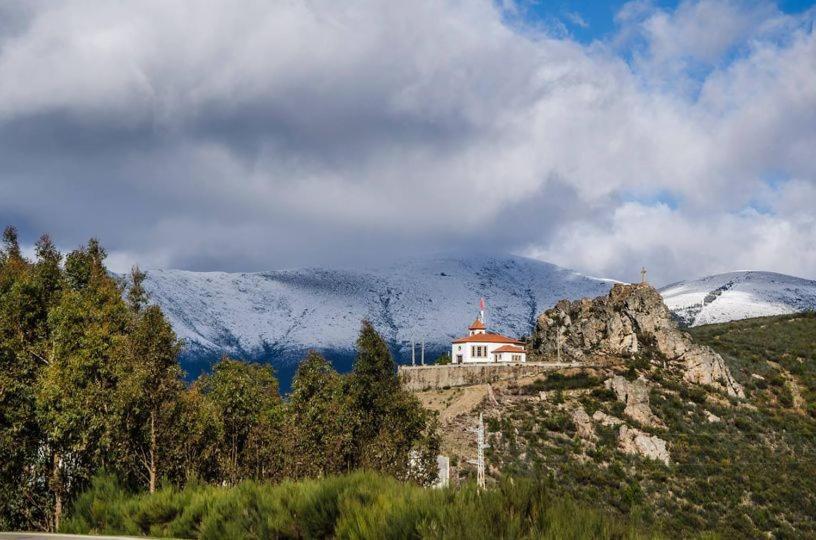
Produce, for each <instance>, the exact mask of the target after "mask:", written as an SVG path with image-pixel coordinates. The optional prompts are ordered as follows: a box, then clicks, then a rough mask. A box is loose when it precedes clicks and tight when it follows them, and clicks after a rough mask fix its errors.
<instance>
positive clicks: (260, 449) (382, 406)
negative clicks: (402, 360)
mask: <svg viewBox="0 0 816 540" xmlns="http://www.w3.org/2000/svg"><path fill="white" fill-rule="evenodd" d="M3 246H4V247H3V249H2V250H0V529H6V528H9V529H13V528H25V529H49V530H54V529H56V528H58V526H59V521H60V519H61V516H62V513H63V508H64V507H65V506H67V505H69V504H70V503H71V502H72V501H73V499H74V498H75V496H76V494H77V493H78V492H80V491H81V490H82V489H84V488H85V487H87V485H88V482H89V481H90V479H91V477H92V476H93V475H94V474H95V473H96V472H98V471H100V470H103V469H104V470H108V471H110V472H111V473H112V474H116V475H117V477H118V478H119V479H121V481H122V482H123V483H124V485H125V486H126V487H127V488H128V489H148V490H149V491H151V492H152V491H154V490H155V489H156V487H157V486H158V484H159V483H160V482H165V483H167V484H169V485H175V486H181V485H185V484H188V483H196V482H199V481H203V482H217V483H226V484H231V485H236V484H238V483H240V482H241V481H242V480H245V479H255V480H281V479H283V478H304V477H314V476H326V475H330V474H336V473H340V472H346V471H349V470H352V469H356V468H368V469H374V470H377V471H380V472H385V473H388V474H390V475H392V476H394V477H396V478H399V479H402V480H412V481H414V482H416V483H419V484H428V483H430V482H432V481H433V480H434V479H435V476H436V455H437V453H438V450H439V440H438V436H437V433H436V423H435V417H434V416H433V415H432V414H431V413H430V412H428V411H426V410H425V409H424V408H423V407H422V406H421V405H420V403H419V401H418V400H417V399H416V397H414V396H413V395H412V394H411V393H409V392H407V391H405V390H403V389H402V388H401V387H400V385H399V382H398V380H397V374H396V364H395V363H394V360H393V358H392V357H391V354H390V352H389V350H388V347H387V345H386V343H385V341H384V340H383V339H382V338H381V337H380V336H379V334H377V332H376V331H375V330H374V328H373V327H372V326H371V325H370V324H369V323H367V322H364V323H363V327H362V329H361V332H360V338H359V340H358V358H357V361H356V362H355V366H354V372H353V373H352V374H350V375H347V376H341V375H339V374H338V373H337V372H335V371H334V369H333V368H332V367H331V366H330V365H329V363H328V362H326V361H325V360H324V359H322V358H321V357H319V355H317V354H311V355H310V356H309V357H308V358H307V359H306V360H305V361H304V363H303V365H302V366H301V367H300V369H299V370H298V374H297V377H296V378H295V381H294V385H293V392H292V395H291V397H290V399H289V401H288V402H284V400H283V399H282V398H281V396H280V395H279V389H278V381H277V379H276V377H275V373H274V371H273V370H272V368H271V367H269V366H268V365H261V364H251V363H245V362H241V361H238V360H232V359H229V358H224V359H222V360H221V361H220V362H219V363H218V364H216V365H215V366H214V367H213V370H212V373H211V374H210V375H204V376H202V377H200V378H199V379H198V380H197V381H195V382H194V383H193V384H192V385H190V386H189V387H186V386H185V384H184V383H183V380H182V371H181V368H180V366H179V364H178V359H177V357H178V354H179V351H180V343H179V341H178V340H177V338H176V336H175V334H174V332H173V330H172V327H171V326H170V324H169V323H168V321H167V320H166V319H165V317H164V315H163V314H162V312H161V310H160V309H159V308H158V307H157V306H151V305H149V298H148V296H147V293H146V291H145V289H144V287H143V282H144V279H145V274H144V272H141V271H140V270H139V269H138V267H134V268H133V270H132V272H131V275H130V279H129V284H126V282H125V281H121V282H120V281H118V280H116V279H114V278H113V277H111V275H110V274H109V273H108V271H107V269H106V268H105V265H104V260H105V250H104V249H103V248H102V246H101V245H100V244H99V242H98V241H96V240H94V239H91V240H90V241H89V242H88V244H87V247H81V248H79V249H77V250H75V251H73V252H71V253H70V254H68V256H67V257H66V258H65V262H64V264H62V256H61V254H60V253H59V252H58V251H57V250H56V248H55V247H54V245H53V243H52V242H51V240H50V238H48V237H47V236H43V237H42V238H41V239H40V240H39V241H38V242H37V245H36V255H37V258H36V260H35V261H34V262H31V261H28V260H26V259H25V258H24V257H23V256H22V253H21V251H20V249H19V243H18V239H17V233H16V230H15V229H13V228H8V229H6V231H5V233H4V235H3ZM100 482H102V481H101V480H100ZM103 484H104V482H103ZM103 484H100V486H102V487H100V490H102V491H105V490H107V491H106V492H111V493H112V492H113V491H115V490H116V489H118V488H116V487H115V486H112V485H110V483H109V482H108V484H107V487H105V488H104V489H103V487H104V486H103ZM109 494H110V493H109ZM154 500H160V499H154ZM78 504H79V503H78ZM80 506H81V505H80ZM150 508H153V509H154V510H155V507H150ZM89 511H90V509H89ZM152 511H153V510H151V509H147V510H146V512H148V513H150V512H152ZM156 511H158V510H156ZM150 519H152V518H150V516H147V517H144V518H142V517H139V516H136V518H135V522H136V523H137V525H138V524H139V523H142V522H144V521H145V520H146V521H150Z"/></svg>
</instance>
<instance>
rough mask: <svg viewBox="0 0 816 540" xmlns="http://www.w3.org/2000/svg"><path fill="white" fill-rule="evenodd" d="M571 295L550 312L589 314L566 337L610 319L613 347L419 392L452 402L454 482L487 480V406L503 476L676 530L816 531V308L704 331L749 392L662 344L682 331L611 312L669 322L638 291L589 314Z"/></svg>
mask: <svg viewBox="0 0 816 540" xmlns="http://www.w3.org/2000/svg"><path fill="white" fill-rule="evenodd" d="M614 293H615V291H614V290H613V293H612V295H614ZM562 304H563V303H562ZM562 304H559V306H557V307H556V308H554V309H553V310H550V312H549V313H546V314H545V315H543V316H542V317H547V318H553V317H554V316H557V315H558V313H553V312H554V311H558V310H559V309H560V308H562V307H564V308H570V309H563V311H564V312H565V314H566V315H567V316H568V317H569V320H571V321H579V322H577V323H576V324H573V325H569V326H567V327H566V331H565V335H564V336H563V342H564V343H573V344H574V343H578V341H581V340H574V339H571V338H572V337H573V336H574V334H575V333H580V334H581V336H582V337H586V336H587V335H588V334H587V333H586V331H587V330H592V329H594V328H597V327H596V326H595V325H594V324H593V322H594V321H595V320H598V321H606V322H609V324H607V325H606V330H604V333H603V335H602V336H601V338H602V339H604V340H606V341H607V343H606V345H607V346H606V347H599V346H598V343H593V342H592V341H591V340H590V341H589V348H588V349H585V350H583V351H582V352H583V353H584V355H585V356H586V358H585V361H586V362H587V364H588V365H587V366H586V367H583V368H570V369H564V370H562V371H560V372H554V373H550V374H548V375H547V376H532V377H528V378H526V379H524V378H523V379H519V380H516V381H499V382H496V383H491V384H481V385H473V386H468V387H458V388H444V387H443V388H440V389H436V390H428V391H423V392H418V393H417V395H418V396H419V398H420V399H421V400H422V402H423V403H424V404H426V406H428V407H430V408H433V409H435V410H437V411H439V412H440V425H441V430H442V433H443V444H442V453H444V454H446V455H449V456H450V462H451V467H452V471H453V481H454V482H456V481H461V480H464V479H466V478H470V477H472V476H473V465H471V462H470V461H469V460H471V459H472V458H473V455H474V453H475V444H474V443H475V436H474V433H473V428H474V426H475V425H476V423H477V421H478V418H479V413H480V412H481V413H483V415H484V418H485V424H486V426H487V432H488V433H487V440H488V444H489V447H488V449H487V450H486V452H485V454H486V461H487V465H488V475H489V478H492V479H498V478H501V477H504V476H507V475H511V476H531V477H534V478H544V479H547V481H548V482H549V483H550V487H551V489H552V490H553V491H554V492H555V493H556V494H557V496H560V497H564V498H568V499H571V500H577V501H580V502H581V503H583V504H591V505H593V506H594V507H595V508H599V509H601V510H604V511H611V512H619V513H620V514H623V515H626V516H629V517H635V518H636V519H637V520H638V521H640V522H641V523H642V524H643V525H645V526H646V527H648V528H650V529H652V530H655V531H662V532H664V533H665V534H666V536H667V537H669V538H696V537H709V536H707V535H705V534H702V532H703V531H710V532H711V533H714V534H716V535H718V536H721V537H723V538H761V537H769V538H813V537H816V521H814V520H813V516H814V515H816V406H815V405H816V401H815V400H816V376H815V375H816V364H814V360H816V356H814V355H816V314H802V315H788V316H778V317H766V318H760V319H750V320H744V321H736V322H731V323H726V324H717V325H709V326H702V327H697V328H694V329H693V331H692V335H693V337H694V338H695V341H696V342H697V345H698V346H699V345H710V346H711V347H712V348H713V349H714V350H715V351H716V352H717V353H719V354H720V355H722V357H723V359H724V361H725V363H726V364H727V367H728V371H729V372H730V374H731V375H733V377H734V378H735V379H736V380H737V381H738V383H739V384H740V386H741V387H743V388H744V390H745V392H744V396H745V397H736V396H734V395H730V396H729V395H728V394H727V392H726V390H725V389H722V388H720V389H718V388H717V387H716V386H713V385H706V384H698V382H705V381H690V380H689V377H687V373H688V367H689V366H688V365H685V364H684V363H683V362H678V361H677V359H674V360H673V359H671V358H668V357H667V356H666V355H665V354H664V352H662V351H665V350H666V349H665V347H664V345H666V344H669V343H671V341H673V339H672V336H670V335H668V334H666V335H663V336H659V335H655V334H653V332H651V331H647V332H645V333H644V330H648V328H645V327H643V326H642V325H640V324H637V325H631V326H630V327H628V329H627V325H626V324H618V323H616V322H615V319H614V318H611V317H609V314H610V313H617V314H620V315H626V316H627V317H632V318H633V319H634V320H638V321H640V320H644V318H647V319H648V318H652V316H654V315H657V316H659V317H660V318H661V319H662V322H664V323H668V313H667V312H664V313H660V312H661V311H664V310H665V308H663V310H659V311H652V312H651V313H649V312H644V311H643V309H644V308H645V309H649V304H650V303H646V302H640V301H639V295H634V296H633V297H632V301H631V302H625V303H613V304H612V305H610V303H609V302H607V303H603V302H601V299H599V300H597V301H595V302H594V303H593V306H592V307H593V308H594V309H587V310H585V312H584V313H581V314H580V315H581V316H580V317H578V318H576V317H575V316H574V315H576V312H575V308H578V307H580V306H563V305H562ZM605 308H609V309H605ZM619 319H620V317H619ZM565 320H566V318H565ZM565 324H568V322H567V323H565ZM660 326H661V327H663V328H665V325H660ZM546 330H547V328H546V327H542V325H540V327H539V329H538V330H537V331H536V334H534V336H533V339H532V341H533V343H534V344H535V343H539V344H542V343H543V342H544V341H548V340H551V339H552V335H551V334H549V333H547V332H546ZM650 334H652V335H654V337H655V339H649V338H650ZM632 335H635V336H636V337H637V338H638V339H637V343H638V344H639V346H638V347H637V351H636V352H633V351H632V349H631V348H629V349H628V350H626V348H624V349H623V350H619V351H620V353H621V354H620V356H618V357H617V358H616V357H615V354H614V351H613V350H611V349H610V348H609V346H612V345H615V344H619V345H625V344H632V343H633V341H632V340H631V339H622V340H620V339H619V338H621V337H622V338H629V337H631V336H632ZM675 337H676V336H675ZM583 341H584V342H586V340H583ZM684 341H685V338H684ZM538 350H542V351H543V354H544V355H545V356H546V355H547V354H548V353H547V351H549V348H548V347H543V346H539V347H538ZM599 350H604V351H605V354H604V355H603V358H598V356H597V354H595V353H597V352H599ZM589 356H592V358H589ZM573 358H576V359H579V358H577V357H575V356H573ZM601 360H603V361H601Z"/></svg>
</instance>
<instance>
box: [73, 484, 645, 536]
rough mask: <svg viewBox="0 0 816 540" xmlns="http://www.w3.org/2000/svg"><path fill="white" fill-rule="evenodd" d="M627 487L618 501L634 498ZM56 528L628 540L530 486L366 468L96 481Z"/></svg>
mask: <svg viewBox="0 0 816 540" xmlns="http://www.w3.org/2000/svg"><path fill="white" fill-rule="evenodd" d="M638 489H639V488H635V487H633V486H628V487H627V489H626V493H627V495H626V496H627V497H628V499H629V500H631V501H633V502H634V501H636V500H639V498H640V495H638ZM62 529H63V532H74V533H93V534H129V535H151V536H157V537H185V538H213V539H215V538H219V539H220V538H329V537H332V538H500V537H501V538H587V539H588V538H635V537H640V536H641V535H640V534H639V533H638V531H637V530H636V529H635V528H634V527H632V526H630V525H628V524H627V523H625V522H624V521H623V520H622V519H621V518H613V517H610V516H608V515H606V514H603V513H601V512H598V511H594V510H589V509H586V508H583V507H581V506H579V505H577V504H576V503H574V502H572V501H570V500H568V499H562V498H556V497H553V496H552V495H550V492H549V491H548V489H547V487H546V486H545V484H544V483H542V482H540V481H535V480H530V479H514V480H503V481H501V482H499V483H498V485H497V486H496V487H495V488H494V489H489V490H487V491H478V490H477V489H476V488H475V486H474V485H472V484H467V485H465V486H463V487H461V488H460V489H442V490H435V489H427V488H421V487H418V486H416V485H413V484H404V483H400V482H398V481H396V480H394V479H392V478H388V477H384V476H380V475H377V474H374V473H370V472H357V473H353V474H350V475H346V476H338V477H328V478H324V479H321V480H309V481H301V482H284V483H282V484H277V485H273V484H264V483H256V482H243V483H241V484H239V485H237V486H235V487H233V488H219V487H214V486H202V485H198V486H190V487H188V488H185V489H183V490H177V489H172V488H165V489H162V490H159V491H158V492H157V493H155V494H152V495H150V494H140V495H129V494H127V493H126V492H125V491H123V490H122V488H121V487H120V486H119V485H118V484H117V483H116V481H115V480H114V479H113V478H112V477H109V476H105V477H98V478H96V479H95V480H94V482H93V484H92V487H91V489H90V490H89V491H88V492H86V493H84V494H83V495H81V496H80V497H79V498H78V499H77V501H76V503H75V504H74V506H73V508H72V511H71V515H70V517H69V518H68V519H67V520H66V521H65V522H64V526H63V527H62Z"/></svg>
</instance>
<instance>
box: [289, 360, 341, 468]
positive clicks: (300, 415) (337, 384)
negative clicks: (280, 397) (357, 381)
mask: <svg viewBox="0 0 816 540" xmlns="http://www.w3.org/2000/svg"><path fill="white" fill-rule="evenodd" d="M344 389H345V387H344V384H343V380H342V378H341V376H340V375H339V374H338V373H337V372H336V371H335V370H334V368H333V367H332V366H331V364H330V363H329V362H327V361H326V359H325V358H323V357H322V356H320V354H318V353H317V352H314V351H311V352H309V354H308V355H307V357H306V359H305V360H304V361H303V362H301V363H300V365H299V366H298V370H297V373H296V374H295V377H294V379H293V381H292V392H291V394H290V398H289V403H288V407H287V412H288V414H287V421H288V422H287V427H288V429H287V432H288V434H289V436H290V438H291V441H290V442H291V444H290V445H289V446H287V452H288V455H287V460H286V461H287V468H286V469H287V471H286V472H287V475H288V476H290V477H293V478H303V477H315V476H324V475H328V474H338V473H341V472H344V471H346V470H348V467H349V465H350V463H351V462H352V460H353V452H354V445H353V438H352V437H353V429H352V428H353V426H354V425H355V419H354V418H353V417H352V414H353V412H352V411H353V410H352V408H351V406H350V400H349V398H348V396H347V394H346V393H345V392H344Z"/></svg>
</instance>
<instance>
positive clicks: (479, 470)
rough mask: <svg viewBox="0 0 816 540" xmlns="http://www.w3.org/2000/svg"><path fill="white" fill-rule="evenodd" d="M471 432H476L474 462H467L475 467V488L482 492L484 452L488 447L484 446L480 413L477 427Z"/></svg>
mask: <svg viewBox="0 0 816 540" xmlns="http://www.w3.org/2000/svg"><path fill="white" fill-rule="evenodd" d="M471 431H475V432H476V460H475V461H474V460H468V463H471V464H473V465H476V487H478V488H479V489H480V490H482V489H485V459H484V451H485V448H488V445H487V444H485V430H484V418H483V415H482V413H479V426H478V427H477V428H476V429H475V430H471Z"/></svg>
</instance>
